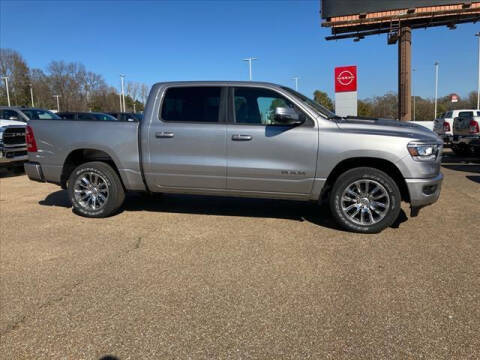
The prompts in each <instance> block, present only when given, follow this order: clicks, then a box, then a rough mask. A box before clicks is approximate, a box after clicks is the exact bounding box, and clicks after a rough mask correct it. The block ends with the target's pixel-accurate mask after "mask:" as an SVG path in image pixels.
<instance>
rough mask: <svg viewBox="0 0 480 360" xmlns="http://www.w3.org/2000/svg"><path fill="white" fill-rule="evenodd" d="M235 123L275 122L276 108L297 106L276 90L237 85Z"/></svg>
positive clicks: (261, 123)
mask: <svg viewBox="0 0 480 360" xmlns="http://www.w3.org/2000/svg"><path fill="white" fill-rule="evenodd" d="M234 91H235V92H234V106H235V123H237V124H258V125H269V124H273V122H274V121H273V118H274V115H275V109H276V108H278V107H290V108H293V109H295V106H294V105H293V104H292V103H291V102H290V101H289V100H288V99H286V98H284V97H283V96H282V95H280V94H278V93H276V92H275V91H272V90H268V89H261V88H248V87H237V88H235V89H234Z"/></svg>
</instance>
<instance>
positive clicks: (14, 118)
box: [8, 116, 18, 120]
mask: <svg viewBox="0 0 480 360" xmlns="http://www.w3.org/2000/svg"><path fill="white" fill-rule="evenodd" d="M8 120H18V118H17V117H16V116H10V117H9V118H8Z"/></svg>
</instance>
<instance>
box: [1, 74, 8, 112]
mask: <svg viewBox="0 0 480 360" xmlns="http://www.w3.org/2000/svg"><path fill="white" fill-rule="evenodd" d="M2 79H3V80H5V87H6V88H7V104H8V106H10V93H9V92H8V76H2Z"/></svg>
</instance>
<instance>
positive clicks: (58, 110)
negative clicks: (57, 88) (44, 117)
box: [53, 95, 60, 112]
mask: <svg viewBox="0 0 480 360" xmlns="http://www.w3.org/2000/svg"><path fill="white" fill-rule="evenodd" d="M53 97H54V98H57V112H60V101H59V100H58V98H59V97H60V95H53Z"/></svg>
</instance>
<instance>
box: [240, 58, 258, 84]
mask: <svg viewBox="0 0 480 360" xmlns="http://www.w3.org/2000/svg"><path fill="white" fill-rule="evenodd" d="M254 60H257V58H254V57H249V58H246V59H243V61H248V74H249V79H250V81H252V61H254Z"/></svg>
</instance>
